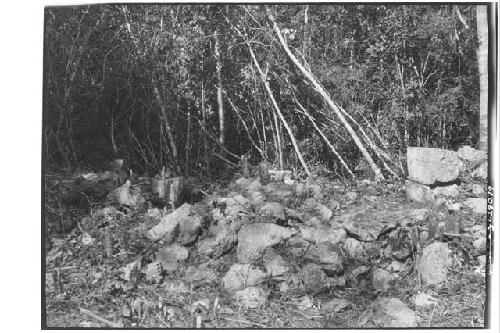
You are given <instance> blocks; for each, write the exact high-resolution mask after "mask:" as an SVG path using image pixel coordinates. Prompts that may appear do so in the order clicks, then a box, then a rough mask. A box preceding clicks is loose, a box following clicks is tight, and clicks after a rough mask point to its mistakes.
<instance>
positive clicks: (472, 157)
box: [457, 146, 488, 165]
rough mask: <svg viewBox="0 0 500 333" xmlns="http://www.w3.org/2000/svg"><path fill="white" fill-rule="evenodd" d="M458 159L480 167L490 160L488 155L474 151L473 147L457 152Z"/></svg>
mask: <svg viewBox="0 0 500 333" xmlns="http://www.w3.org/2000/svg"><path fill="white" fill-rule="evenodd" d="M457 154H458V157H459V158H461V159H462V160H463V161H467V162H470V163H471V164H473V165H478V164H480V163H482V162H485V161H486V160H487V159H488V153H487V152H485V151H481V150H478V149H474V148H472V147H471V146H463V147H460V149H458V151H457Z"/></svg>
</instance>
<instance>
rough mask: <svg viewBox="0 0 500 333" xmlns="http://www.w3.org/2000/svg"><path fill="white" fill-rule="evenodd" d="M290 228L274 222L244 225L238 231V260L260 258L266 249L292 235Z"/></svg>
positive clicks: (241, 261) (243, 261) (244, 261)
mask: <svg viewBox="0 0 500 333" xmlns="http://www.w3.org/2000/svg"><path fill="white" fill-rule="evenodd" d="M292 234H293V232H292V231H291V230H290V229H287V228H284V227H280V226H278V225H276V224H273V223H252V224H247V225H244V226H243V227H242V228H241V230H240V232H239V233H238V248H237V255H238V262H240V263H249V262H252V261H254V260H257V259H259V258H260V257H261V256H262V254H263V253H264V251H265V250H266V249H267V248H268V247H271V246H274V245H276V244H278V243H279V242H281V241H283V240H286V239H288V238H290V237H291V236H292Z"/></svg>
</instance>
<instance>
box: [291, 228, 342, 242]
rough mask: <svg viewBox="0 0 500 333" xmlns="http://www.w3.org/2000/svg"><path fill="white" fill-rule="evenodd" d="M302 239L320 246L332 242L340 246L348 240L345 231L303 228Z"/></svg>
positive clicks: (301, 230)
mask: <svg viewBox="0 0 500 333" xmlns="http://www.w3.org/2000/svg"><path fill="white" fill-rule="evenodd" d="M300 232H301V235H302V238H303V239H305V240H307V241H310V242H312V243H315V244H318V243H321V242H330V243H332V244H334V245H335V244H338V243H340V242H342V241H343V240H344V239H345V238H346V232H345V230H344V229H329V228H301V229H300Z"/></svg>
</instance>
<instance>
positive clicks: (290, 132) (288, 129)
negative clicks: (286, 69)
mask: <svg viewBox="0 0 500 333" xmlns="http://www.w3.org/2000/svg"><path fill="white" fill-rule="evenodd" d="M246 43H247V46H248V50H249V51H250V55H251V56H252V59H253V62H254V64H255V67H256V68H257V70H258V72H259V74H260V76H261V79H262V83H264V87H265V88H266V90H267V93H268V94H269V98H270V99H271V102H272V104H273V107H274V110H275V111H276V113H277V114H278V117H279V118H280V120H281V122H282V123H283V126H284V127H285V129H286V131H287V133H288V136H289V137H290V141H291V142H292V145H293V148H294V149H295V153H296V154H297V157H298V158H299V161H300V163H301V164H302V167H303V168H304V170H305V172H306V174H307V176H308V177H309V176H311V175H312V174H311V171H309V168H308V167H307V164H306V161H305V160H304V158H303V157H302V154H301V153H300V150H299V147H298V145H297V142H296V140H295V136H294V135H293V133H292V129H291V128H290V125H288V123H287V121H286V119H285V117H284V116H283V114H282V113H281V110H280V108H279V106H278V103H277V102H276V99H275V98H274V95H273V92H272V90H271V87H270V85H269V80H268V79H267V77H266V74H264V72H263V71H262V69H261V68H260V65H259V62H258V61H257V58H256V57H255V54H254V53H253V50H252V48H251V47H250V43H249V42H248V41H247V42H246ZM276 135H279V133H276Z"/></svg>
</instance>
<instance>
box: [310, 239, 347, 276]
mask: <svg viewBox="0 0 500 333" xmlns="http://www.w3.org/2000/svg"><path fill="white" fill-rule="evenodd" d="M306 257H307V258H308V259H310V260H313V261H314V262H315V263H318V264H321V265H322V266H323V268H324V269H326V270H328V271H329V272H330V273H332V274H333V273H337V272H340V271H342V269H343V260H342V257H341V256H340V254H339V251H338V249H337V248H336V247H335V246H334V245H333V244H332V243H330V242H328V241H326V242H320V243H318V244H316V245H313V246H311V247H310V248H309V251H308V253H307V256H306Z"/></svg>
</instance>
